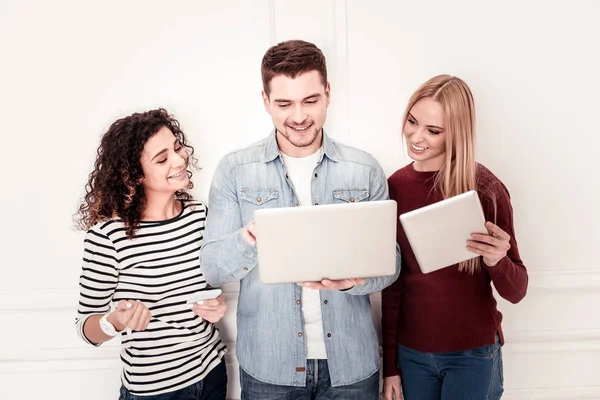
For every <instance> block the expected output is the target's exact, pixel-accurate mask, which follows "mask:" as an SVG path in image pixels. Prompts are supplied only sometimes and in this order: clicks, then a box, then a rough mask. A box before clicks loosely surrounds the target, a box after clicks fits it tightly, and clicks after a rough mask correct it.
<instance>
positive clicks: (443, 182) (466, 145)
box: [402, 75, 480, 273]
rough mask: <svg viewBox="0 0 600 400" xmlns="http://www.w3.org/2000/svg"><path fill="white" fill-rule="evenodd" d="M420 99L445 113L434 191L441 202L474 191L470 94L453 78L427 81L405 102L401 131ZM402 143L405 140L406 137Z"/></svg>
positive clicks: (474, 262) (469, 264) (474, 263)
mask: <svg viewBox="0 0 600 400" xmlns="http://www.w3.org/2000/svg"><path fill="white" fill-rule="evenodd" d="M423 98H431V99H432V100H434V101H437V102H438V103H440V104H441V105H442V108H443V110H444V121H445V122H444V124H445V126H444V130H445V132H446V138H445V145H446V155H445V159H444V163H443V165H442V168H441V169H440V170H439V171H438V172H437V174H436V175H435V181H434V190H436V191H437V192H438V193H439V194H441V195H442V197H443V198H444V199H447V198H449V197H453V196H456V195H458V194H461V193H465V192H467V191H469V190H477V173H476V172H477V163H476V161H475V139H476V136H475V103H474V101H473V95H472V93H471V90H470V89H469V87H468V86H467V84H466V83H465V82H464V81H463V80H462V79H460V78H457V77H455V76H451V75H438V76H435V77H433V78H431V79H429V80H428V81H427V82H425V83H424V84H423V85H421V87H419V88H418V89H417V91H416V92H415V93H414V94H413V95H412V96H411V98H410V100H409V101H408V105H407V106H406V110H405V112H404V118H403V121H402V127H403V128H404V126H405V125H406V121H407V119H408V114H409V112H410V110H411V109H412V107H413V106H414V105H415V103H417V102H418V101H419V100H421V99H423ZM404 139H405V140H407V138H406V135H404ZM407 145H408V143H407ZM479 264H480V261H479V257H477V258H473V259H470V260H467V261H464V262H461V263H460V264H459V270H460V271H468V272H470V273H473V272H475V270H476V269H477V268H478V267H479Z"/></svg>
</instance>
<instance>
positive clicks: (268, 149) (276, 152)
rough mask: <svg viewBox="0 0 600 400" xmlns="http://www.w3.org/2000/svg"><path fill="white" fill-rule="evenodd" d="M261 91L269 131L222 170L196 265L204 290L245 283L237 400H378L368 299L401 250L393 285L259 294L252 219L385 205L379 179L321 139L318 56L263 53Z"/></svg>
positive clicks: (301, 51)
mask: <svg viewBox="0 0 600 400" xmlns="http://www.w3.org/2000/svg"><path fill="white" fill-rule="evenodd" d="M262 79H263V89H264V90H263V100H264V104H265V108H266V110H267V112H268V113H269V114H270V115H271V117H272V120H273V124H274V125H275V129H274V130H273V132H272V133H271V134H270V135H269V136H268V137H267V138H266V139H264V140H262V141H260V142H258V143H255V144H253V145H251V146H249V147H246V148H244V149H242V150H238V151H234V152H232V153H230V154H228V155H226V156H225V157H224V158H223V159H222V160H221V162H220V163H219V166H218V167H217V170H216V172H215V176H214V178H213V181H212V186H211V190H210V199H209V212H208V219H207V225H206V230H205V232H204V240H205V242H204V246H203V247H202V250H201V253H200V262H201V265H202V270H203V273H204V276H205V278H206V280H207V281H208V283H210V284H211V285H212V286H221V285H223V284H224V283H227V282H234V281H241V283H240V296H239V302H238V312H237V328H238V337H237V345H236V349H237V350H236V353H237V358H238V361H239V364H240V375H241V378H240V379H241V386H242V399H248V400H269V399H315V398H316V399H332V398H336V399H337V398H343V399H346V400H353V399H357V400H370V399H373V400H376V399H378V398H379V394H378V392H379V344H378V340H377V333H376V330H375V326H374V324H373V317H372V315H371V306H370V302H369V296H368V294H369V293H372V292H376V291H380V290H382V289H384V288H385V287H387V286H389V285H390V284H391V283H392V282H394V281H395V280H396V278H397V277H398V273H399V268H400V256H399V250H398V254H397V266H396V273H395V275H392V276H386V277H377V278H368V279H364V278H361V279H345V280H339V281H330V280H324V281H322V282H308V283H302V284H300V285H298V284H280V285H263V284H261V283H260V281H259V275H258V271H257V269H256V267H257V252H256V247H255V244H256V237H255V235H254V223H253V221H252V218H253V213H254V211H255V210H257V209H264V208H273V207H295V206H298V205H301V206H305V205H307V206H308V205H319V204H332V203H346V202H359V201H373V200H386V199H388V187H387V180H386V177H385V174H384V173H383V170H382V169H381V166H380V165H379V164H378V163H377V161H376V160H375V159H374V158H373V157H372V156H371V155H369V154H367V153H365V152H363V151H360V150H358V149H355V148H352V147H348V146H344V145H342V144H340V143H337V142H335V141H334V140H332V139H331V138H329V137H328V136H327V135H326V134H325V133H324V131H323V125H324V123H325V118H326V115H327V107H328V105H329V94H330V86H329V83H328V81H327V68H326V63H325V57H324V56H323V53H322V52H321V50H319V49H318V48H317V47H316V46H315V45H314V44H312V43H307V42H304V41H299V40H293V41H287V42H283V43H280V44H278V45H276V46H273V47H272V48H270V49H269V50H268V51H267V52H266V54H265V56H264V58H263V61H262ZM290 229H294V227H293V226H292V227H290ZM319 234H322V235H327V234H328V232H320V233H319ZM306 251H310V249H306ZM290 257H293V254H291V255H290ZM282 268H285V266H282Z"/></svg>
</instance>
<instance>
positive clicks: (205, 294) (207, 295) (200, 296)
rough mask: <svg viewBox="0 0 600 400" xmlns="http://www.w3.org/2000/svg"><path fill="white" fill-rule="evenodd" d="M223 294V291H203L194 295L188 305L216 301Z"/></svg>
mask: <svg viewBox="0 0 600 400" xmlns="http://www.w3.org/2000/svg"><path fill="white" fill-rule="evenodd" d="M221 293H223V291H222V290H221V289H208V290H203V291H201V292H197V293H194V294H193V295H191V296H190V298H189V299H188V300H187V302H186V303H187V304H194V303H196V302H198V301H201V300H209V299H214V298H217V297H219V295H220V294H221Z"/></svg>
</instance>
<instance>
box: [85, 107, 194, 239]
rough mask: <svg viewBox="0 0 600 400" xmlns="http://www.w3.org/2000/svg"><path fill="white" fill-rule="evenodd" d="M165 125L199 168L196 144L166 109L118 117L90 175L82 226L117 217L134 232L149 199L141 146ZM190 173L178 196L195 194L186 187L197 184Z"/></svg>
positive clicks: (190, 162) (129, 233) (190, 163)
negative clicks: (146, 190)
mask: <svg viewBox="0 0 600 400" xmlns="http://www.w3.org/2000/svg"><path fill="white" fill-rule="evenodd" d="M163 127H166V128H168V129H170V130H171V132H173V135H174V136H175V137H176V138H177V139H178V140H179V142H180V143H181V145H182V146H183V148H184V149H185V151H186V152H187V153H188V166H191V167H193V168H195V169H197V162H198V161H197V160H196V158H194V157H193V154H194V148H193V147H192V146H191V145H190V144H189V142H188V141H187V139H186V136H185V134H184V133H183V131H182V130H181V127H180V125H179V122H178V121H177V120H176V119H175V118H174V117H173V116H172V115H170V114H169V113H168V112H167V111H166V110H165V109H163V108H159V109H156V110H150V111H146V112H143V113H135V114H132V115H130V116H128V117H125V118H121V119H118V120H117V121H115V122H114V123H113V124H112V125H111V126H110V128H108V131H107V132H106V133H105V134H104V135H103V136H102V139H101V141H100V146H99V147H98V150H97V156H96V161H95V163H94V170H93V171H92V172H91V173H90V175H89V179H88V182H87V185H86V187H85V191H86V194H85V197H84V198H83V199H82V200H81V204H80V205H79V210H78V213H77V215H78V219H77V222H76V225H77V227H78V228H79V229H81V230H88V229H89V228H90V227H91V226H93V225H94V224H96V223H98V222H103V221H108V220H111V219H115V218H118V219H121V220H122V221H123V222H124V223H125V227H126V228H127V237H128V238H133V237H134V236H135V231H136V230H137V229H138V228H139V225H140V219H141V217H142V212H143V211H144V208H145V207H146V201H147V199H146V194H145V193H144V188H143V186H142V178H143V177H144V173H143V171H142V164H141V155H142V150H143V149H144V145H145V144H146V142H147V141H148V139H150V138H151V137H152V136H153V135H155V134H156V133H157V132H158V131H159V130H160V129H161V128H163ZM187 173H188V177H189V178H190V183H189V185H188V186H187V188H186V189H184V190H180V191H177V192H176V193H175V197H176V198H178V199H181V200H186V201H187V200H191V198H192V195H191V194H190V193H189V192H188V191H187V190H188V189H191V188H193V186H194V185H193V183H192V181H191V177H192V172H191V171H190V170H189V169H188V171H187Z"/></svg>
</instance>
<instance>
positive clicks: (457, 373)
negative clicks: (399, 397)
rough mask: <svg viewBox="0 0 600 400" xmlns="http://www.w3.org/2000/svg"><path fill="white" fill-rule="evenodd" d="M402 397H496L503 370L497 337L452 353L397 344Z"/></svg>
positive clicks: (434, 399)
mask: <svg viewBox="0 0 600 400" xmlns="http://www.w3.org/2000/svg"><path fill="white" fill-rule="evenodd" d="M398 366H399V367H400V371H401V374H402V392H403V393H404V399H405V400H498V399H500V398H501V397H502V393H503V392H504V389H503V384H504V382H503V372H502V349H501V348H500V340H499V339H498V338H496V343H495V344H493V345H491V346H483V347H477V348H475V349H471V350H465V351H459V352H455V353H422V352H420V351H416V350H412V349H409V348H406V347H404V346H402V345H399V346H398Z"/></svg>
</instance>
